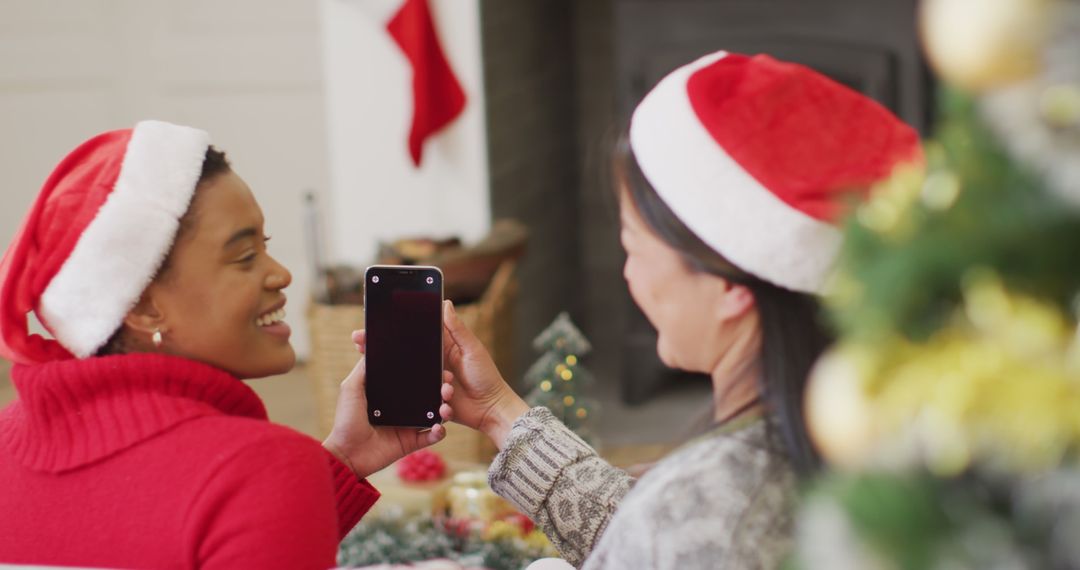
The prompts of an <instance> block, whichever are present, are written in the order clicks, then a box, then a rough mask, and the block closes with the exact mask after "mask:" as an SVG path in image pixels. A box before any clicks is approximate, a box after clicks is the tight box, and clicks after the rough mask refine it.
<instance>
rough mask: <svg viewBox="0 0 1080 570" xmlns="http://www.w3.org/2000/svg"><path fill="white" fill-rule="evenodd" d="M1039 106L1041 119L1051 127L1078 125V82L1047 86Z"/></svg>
mask: <svg viewBox="0 0 1080 570" xmlns="http://www.w3.org/2000/svg"><path fill="white" fill-rule="evenodd" d="M1039 106H1040V111H1041V112H1042V116H1043V119H1044V120H1045V121H1046V122H1047V123H1048V124H1049V125H1050V126H1052V127H1056V128H1060V129H1066V128H1070V127H1076V126H1080V83H1075V84H1066V85H1054V86H1052V87H1048V88H1047V89H1046V91H1043V94H1042V97H1041V98H1040V101H1039Z"/></svg>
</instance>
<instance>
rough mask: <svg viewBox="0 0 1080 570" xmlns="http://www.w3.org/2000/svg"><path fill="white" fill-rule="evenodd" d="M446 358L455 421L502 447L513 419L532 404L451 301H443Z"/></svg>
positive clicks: (444, 352) (444, 350)
mask: <svg viewBox="0 0 1080 570" xmlns="http://www.w3.org/2000/svg"><path fill="white" fill-rule="evenodd" d="M443 358H444V361H445V364H446V368H447V369H448V370H450V371H451V372H453V374H454V384H455V385H456V386H455V388H454V395H453V398H452V399H451V400H450V406H451V407H452V408H453V410H454V421H456V422H458V423H460V424H464V425H466V426H468V427H471V428H473V429H476V430H479V431H480V432H482V433H484V434H485V435H487V436H488V437H489V438H491V441H493V442H494V443H495V446H496V447H498V448H499V449H502V448H503V444H504V443H505V441H506V435H507V434H508V433H509V432H510V426H511V425H512V424H513V423H514V420H516V419H518V418H519V417H521V414H524V413H525V412H527V411H528V410H529V405H528V404H526V403H525V401H524V400H522V399H521V397H520V396H518V395H517V393H515V392H514V390H513V389H512V388H510V386H509V385H508V384H507V383H506V381H505V380H503V377H502V374H500V373H499V370H498V368H496V367H495V362H494V361H492V360H491V355H490V354H488V351H487V349H486V348H484V345H483V344H482V343H481V342H480V340H479V339H477V338H476V335H474V334H473V333H472V331H470V330H469V329H468V328H467V327H466V326H465V324H464V323H462V322H461V319H459V318H458V316H457V312H455V311H454V305H453V303H451V302H450V301H444V302H443Z"/></svg>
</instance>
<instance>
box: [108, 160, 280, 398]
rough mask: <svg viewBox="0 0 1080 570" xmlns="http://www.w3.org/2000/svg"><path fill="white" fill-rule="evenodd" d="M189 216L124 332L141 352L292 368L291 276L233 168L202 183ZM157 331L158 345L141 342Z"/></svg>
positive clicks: (244, 372) (244, 367)
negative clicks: (270, 247) (287, 314)
mask: <svg viewBox="0 0 1080 570" xmlns="http://www.w3.org/2000/svg"><path fill="white" fill-rule="evenodd" d="M186 218H187V220H188V223H187V224H186V225H185V227H184V228H183V229H182V230H181V232H180V237H178V239H177V242H176V244H175V245H174V247H173V250H172V252H171V253H170V257H169V261H168V267H167V268H166V269H165V270H164V271H163V272H162V274H161V275H160V276H159V277H158V279H157V280H155V281H154V282H153V283H152V284H151V285H150V286H149V287H148V288H147V289H146V291H145V292H144V293H143V297H142V299H141V300H140V302H139V305H138V306H137V307H136V308H135V309H134V310H133V311H132V313H131V314H129V316H128V318H127V319H126V320H125V324H126V326H127V327H128V329H129V333H130V334H132V335H134V337H135V338H136V339H137V340H138V344H140V345H141V346H142V348H144V349H145V350H146V351H153V350H158V351H162V352H167V353H169V354H174V355H177V356H183V357H185V358H190V359H193V360H198V361H201V362H205V363H207V364H210V365H213V366H216V367H218V368H220V369H222V370H225V371H227V372H230V373H232V374H233V375H235V376H237V377H239V378H257V377H261V376H269V375H272V374H280V373H283V372H286V371H288V370H289V369H291V368H292V366H293V364H294V363H295V361H296V355H295V353H294V352H293V349H292V346H291V345H290V344H289V335H290V330H289V326H288V325H286V324H285V323H284V322H282V320H281V319H282V318H283V317H284V307H285V294H284V293H283V292H282V290H283V289H284V288H285V287H287V286H288V285H289V283H290V282H291V281H292V276H291V275H290V274H289V271H288V270H287V269H285V267H283V266H282V265H281V264H280V263H278V262H277V260H275V259H274V258H273V257H271V256H270V254H269V253H268V251H267V249H266V241H267V239H268V238H267V236H266V234H265V232H264V228H263V224H264V220H263V214H262V210H261V209H260V208H259V204H258V203H257V202H256V201H255V197H254V196H253V195H252V193H251V190H250V189H249V188H248V186H247V184H245V183H244V181H243V180H242V179H241V178H240V177H239V176H237V175H236V174H235V173H233V172H232V171H231V170H229V171H226V172H224V173H222V174H219V175H217V176H214V177H213V178H211V179H210V180H208V181H206V182H203V183H202V184H201V185H200V186H199V188H198V190H197V192H196V194H195V200H194V202H193V204H192V206H191V210H190V211H189V213H188V216H187V217H186ZM131 329H135V330H134V331H132V330H131ZM154 330H160V331H161V333H162V337H163V343H162V346H161V348H160V349H155V348H154V347H153V346H152V345H149V346H147V344H146V343H147V342H148V341H147V339H149V337H150V336H149V335H152V334H153V331H154Z"/></svg>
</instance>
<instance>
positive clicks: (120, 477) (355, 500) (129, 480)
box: [0, 354, 379, 569]
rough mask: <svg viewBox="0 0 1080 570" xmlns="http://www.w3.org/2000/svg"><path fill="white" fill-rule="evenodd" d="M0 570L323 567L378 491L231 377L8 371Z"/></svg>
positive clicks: (182, 364)
mask: <svg viewBox="0 0 1080 570" xmlns="http://www.w3.org/2000/svg"><path fill="white" fill-rule="evenodd" d="M12 377H13V380H14V382H15V387H16V389H17V390H18V393H19V397H18V399H17V400H16V401H15V402H14V403H13V404H11V405H10V406H8V407H7V408H5V409H3V410H2V411H0V562H22V563H41V564H52V565H80V566H97V567H109V568H288V569H302V568H328V567H331V566H333V565H334V562H335V553H336V549H337V544H338V542H339V541H340V539H341V537H342V536H343V535H344V533H345V532H347V531H348V530H349V529H350V528H352V526H353V525H355V524H356V522H357V521H359V520H360V517H361V516H362V515H363V514H364V513H365V512H366V511H367V510H368V508H370V507H371V505H372V504H374V502H375V500H376V499H377V498H378V496H379V494H378V492H377V491H375V489H374V488H373V487H372V486H371V485H370V484H368V483H367V482H366V481H360V480H357V479H356V477H355V476H353V475H352V473H351V472H350V471H349V470H348V468H347V467H345V466H344V465H342V464H341V463H340V462H338V461H337V460H336V459H334V458H333V456H332V455H330V454H329V453H327V452H326V451H325V450H324V449H323V448H322V446H321V445H319V443H318V442H317V441H315V440H313V439H311V438H309V437H307V436H304V435H301V434H299V433H297V432H295V431H293V430H290V429H288V428H285V427H282V426H278V425H275V424H272V423H270V422H269V421H267V419H266V409H265V408H264V407H263V404H262V402H261V401H260V400H259V397H258V396H257V395H256V394H255V392H253V391H252V390H251V388H249V387H248V386H247V385H245V384H244V383H243V382H240V381H239V380H237V379H236V378H234V377H232V376H230V375H229V374H226V373H225V372H222V371H220V370H218V369H215V368H212V367H210V366H207V365H204V364H200V363H197V362H192V361H190V360H184V359H180V358H175V357H169V356H163V355H155V354H137V355H127V356H110V357H105V358H91V359H87V360H66V361H58V362H52V363H49V364H42V365H37V366H15V368H14V369H13V370H12Z"/></svg>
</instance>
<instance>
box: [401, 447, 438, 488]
mask: <svg viewBox="0 0 1080 570" xmlns="http://www.w3.org/2000/svg"><path fill="white" fill-rule="evenodd" d="M397 474H398V477H400V478H401V480H402V481H408V482H410V483H420V482H424V481H437V480H439V479H442V478H443V477H444V476H445V475H446V462H445V461H443V458H442V456H440V455H439V454H438V453H435V452H434V451H431V450H427V449H421V450H420V451H414V452H413V453H410V454H408V455H406V456H405V457H403V458H401V461H398V464H397Z"/></svg>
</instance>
